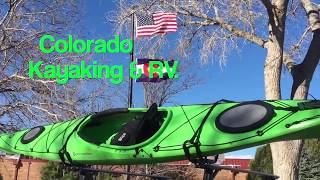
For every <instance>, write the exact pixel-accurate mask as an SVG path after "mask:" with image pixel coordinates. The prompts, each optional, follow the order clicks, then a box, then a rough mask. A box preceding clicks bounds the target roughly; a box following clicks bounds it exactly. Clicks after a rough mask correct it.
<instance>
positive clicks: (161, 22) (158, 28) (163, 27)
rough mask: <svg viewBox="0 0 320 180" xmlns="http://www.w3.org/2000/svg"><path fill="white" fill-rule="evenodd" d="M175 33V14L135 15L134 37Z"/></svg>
mask: <svg viewBox="0 0 320 180" xmlns="http://www.w3.org/2000/svg"><path fill="white" fill-rule="evenodd" d="M176 31H177V13H168V12H158V13H154V14H137V29H136V36H137V37H141V36H152V35H154V34H157V33H159V34H164V33H167V32H176Z"/></svg>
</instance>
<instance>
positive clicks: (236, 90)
mask: <svg viewBox="0 0 320 180" xmlns="http://www.w3.org/2000/svg"><path fill="white" fill-rule="evenodd" d="M83 5H84V9H83V10H84V12H85V16H84V17H85V18H84V19H83V25H84V31H85V32H87V33H88V34H89V37H90V38H105V39H108V38H110V37H112V36H113V32H112V26H110V24H108V23H107V22H106V19H105V17H106V14H107V12H108V11H110V10H114V8H115V5H114V3H113V2H112V1H102V0H97V1H84V2H83ZM126 38H129V37H126ZM265 56H266V50H265V49H262V48H260V47H257V46H255V45H250V44H248V45H246V46H245V47H244V48H243V49H242V51H241V52H240V53H231V55H230V56H229V57H228V59H227V65H226V66H225V67H222V68H221V67H220V65H219V64H218V63H217V62H213V63H208V64H205V65H202V66H201V67H200V69H199V70H198V71H197V73H198V74H199V75H200V74H201V75H200V76H201V78H202V79H203V82H204V83H203V84H201V85H199V86H197V87H194V88H192V89H190V90H188V91H185V92H183V93H181V94H179V95H178V96H177V97H176V98H175V99H174V101H175V102H176V103H179V104H195V103H211V102H214V101H217V100H219V99H230V100H236V101H240V100H255V99H264V98H265V96H264V82H263V65H264V59H265ZM105 58H106V59H105V60H107V61H108V60H110V57H105ZM193 58H195V59H199V57H193ZM114 59H117V60H119V62H120V61H124V62H121V63H125V61H129V56H123V55H119V56H118V57H117V55H116V56H112V60H114ZM199 61H200V60H199ZM318 69H319V68H318ZM319 80H320V73H319V70H318V71H317V72H316V73H315V76H314V79H313V82H312V84H311V89H310V93H311V94H312V95H313V96H315V97H318V98H319V97H320V91H319V90H320V88H319V85H318V82H319ZM281 83H282V96H283V99H288V98H289V97H290V88H291V83H292V80H291V76H290V74H288V73H284V76H283V78H282V81H281ZM142 98H143V96H142V92H141V87H140V86H139V85H138V86H137V85H136V86H135V93H134V99H135V102H136V103H137V104H138V106H139V105H141V104H142V103H141V102H142V101H143V99H142ZM255 149H256V148H249V149H245V150H241V151H236V152H232V153H228V154H227V155H228V156H248V155H249V156H254V153H255Z"/></svg>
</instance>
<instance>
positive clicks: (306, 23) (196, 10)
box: [109, 0, 320, 179]
mask: <svg viewBox="0 0 320 180" xmlns="http://www.w3.org/2000/svg"><path fill="white" fill-rule="evenodd" d="M118 6H119V8H118V11H117V14H110V16H109V17H111V18H112V19H113V20H114V23H116V25H117V27H118V30H119V31H121V30H122V31H121V32H124V33H128V32H127V30H128V29H129V28H128V25H129V24H130V23H128V22H129V21H130V18H129V17H130V14H132V13H134V12H137V11H143V12H154V11H159V10H168V11H175V12H177V13H178V16H179V29H180V30H179V32H180V39H179V43H178V45H179V47H178V48H176V52H178V53H179V54H180V55H182V56H184V57H187V56H188V55H190V54H191V52H192V51H191V50H192V48H194V47H199V51H200V57H201V59H202V62H208V60H212V59H215V58H217V59H218V61H219V62H220V64H222V65H224V64H225V63H226V57H227V55H228V53H230V50H231V49H240V47H241V46H244V45H246V44H247V43H251V44H254V45H257V46H259V47H261V48H264V49H266V51H267V55H266V58H265V65H264V81H265V96H266V99H281V91H280V89H281V85H280V79H281V75H282V68H283V67H286V69H287V70H288V71H289V72H290V73H291V75H292V78H293V84H292V90H291V98H293V99H305V98H306V97H307V94H308V89H309V86H310V83H311V80H312V77H313V73H314V71H315V69H316V66H317V64H318V63H319V59H320V51H319V49H318V48H319V47H320V19H319V5H316V4H314V3H312V2H311V1H310V0H291V1H289V0H230V1H219V0H211V1H208V0H204V1H196V0H185V1H182V0H181V1H179V0H161V1H134V2H132V1H130V2H129V1H126V0H121V1H119V3H118ZM286 35H288V36H286ZM148 42H149V43H148ZM163 42H166V39H165V37H161V38H152V39H150V40H147V42H146V43H143V45H141V46H140V47H139V48H140V49H143V50H144V51H150V53H151V54H155V53H157V52H158V53H159V52H161V48H159V47H163V45H164V43H163ZM308 44H309V47H308ZM138 46H139V45H138ZM166 47H167V44H166ZM302 145H303V143H302V141H301V140H297V141H288V142H277V143H273V144H271V147H272V156H273V159H274V162H273V164H274V168H273V169H274V173H275V174H277V175H280V177H281V179H298V166H299V157H300V153H301V147H302Z"/></svg>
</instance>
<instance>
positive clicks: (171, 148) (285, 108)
mask: <svg viewBox="0 0 320 180" xmlns="http://www.w3.org/2000/svg"><path fill="white" fill-rule="evenodd" d="M225 101H227V102H230V101H228V100H224V99H222V100H220V101H217V102H216V103H217V104H219V103H221V102H225ZM271 102H274V103H277V104H279V105H281V106H282V107H274V106H272V105H271V106H272V107H273V109H275V110H283V111H290V112H289V113H287V114H285V115H284V116H282V117H280V118H279V119H278V120H276V121H275V122H272V123H271V124H269V125H268V126H267V127H265V128H264V129H262V130H258V131H257V132H256V133H257V134H256V135H252V136H249V137H246V138H242V139H238V140H233V141H229V142H224V143H217V144H199V146H208V147H212V146H220V145H225V144H229V143H235V142H239V141H244V140H247V139H250V138H254V137H257V136H262V135H263V134H264V133H266V132H267V131H269V130H271V129H272V128H274V127H275V126H277V125H278V124H279V123H281V122H283V121H284V120H286V119H288V118H289V117H291V116H292V115H294V114H295V113H296V112H298V111H301V110H302V109H300V108H298V107H292V106H290V105H288V104H286V103H284V102H281V101H278V100H271ZM211 107H213V106H211ZM208 109H210V108H207V109H205V110H204V111H201V112H200V113H199V114H197V115H196V116H198V115H200V114H202V113H203V112H205V111H207V110H208ZM196 116H194V117H196ZM194 117H192V118H190V119H188V120H189V121H190V120H192V119H193V118H194ZM203 123H204V121H203ZM184 124H185V123H183V124H182V125H184ZM182 125H181V126H182ZM181 126H179V127H178V128H180V127H181ZM201 126H203V125H200V127H199V128H201ZM178 128H177V129H178ZM199 128H198V129H199ZM177 129H175V130H174V131H176V130H177ZM174 131H173V132H174ZM173 132H172V133H173ZM172 133H170V134H169V135H171V134H172ZM169 135H168V136H169ZM194 135H196V134H194ZM168 136H166V137H165V138H167V137H168ZM165 138H164V139H165ZM193 138H195V137H193ZM193 138H191V139H190V140H193ZM198 138H200V134H199V136H198ZM164 139H163V140H164ZM163 140H161V141H160V142H159V144H158V146H156V147H155V148H154V149H155V150H156V151H174V150H181V149H184V146H186V145H187V144H185V143H186V142H187V141H190V140H187V141H186V142H185V143H184V144H177V145H170V146H160V144H161V142H162V141H163ZM194 143H195V142H194ZM194 143H190V144H193V145H196V144H194ZM181 146H182V148H178V147H181ZM175 147H176V148H175ZM190 147H191V146H190ZM194 147H195V146H194ZM195 148H196V150H198V151H199V150H200V148H197V147H195ZM156 151H155V152H156Z"/></svg>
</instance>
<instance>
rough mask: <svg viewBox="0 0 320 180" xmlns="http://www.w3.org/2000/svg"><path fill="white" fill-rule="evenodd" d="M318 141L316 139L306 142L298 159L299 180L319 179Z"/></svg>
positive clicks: (319, 152) (319, 143)
mask: <svg viewBox="0 0 320 180" xmlns="http://www.w3.org/2000/svg"><path fill="white" fill-rule="evenodd" d="M319 155H320V141H319V140H318V139H310V140H306V141H305V144H304V147H303V149H302V155H301V159H300V171H299V179H301V180H317V179H320V157H319Z"/></svg>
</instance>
